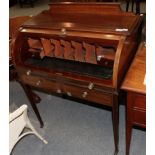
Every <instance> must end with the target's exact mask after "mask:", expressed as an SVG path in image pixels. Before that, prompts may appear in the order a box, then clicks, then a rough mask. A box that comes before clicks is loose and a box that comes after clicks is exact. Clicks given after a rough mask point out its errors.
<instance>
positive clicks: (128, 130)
mask: <svg viewBox="0 0 155 155" xmlns="http://www.w3.org/2000/svg"><path fill="white" fill-rule="evenodd" d="M132 103H133V101H132V94H130V93H129V92H128V94H127V106H126V155H129V152H130V142H131V133H132V116H133V112H132Z"/></svg>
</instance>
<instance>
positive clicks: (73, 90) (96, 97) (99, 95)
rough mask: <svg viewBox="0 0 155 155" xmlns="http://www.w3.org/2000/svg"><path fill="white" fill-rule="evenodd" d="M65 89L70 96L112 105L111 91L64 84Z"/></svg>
mask: <svg viewBox="0 0 155 155" xmlns="http://www.w3.org/2000/svg"><path fill="white" fill-rule="evenodd" d="M63 90H64V92H65V93H66V94H68V95H69V96H73V97H77V98H80V99H84V100H87V101H92V102H96V103H99V104H103V105H107V106H112V94H110V93H105V92H101V91H98V90H95V89H92V90H89V89H87V88H83V87H79V86H73V85H64V86H63Z"/></svg>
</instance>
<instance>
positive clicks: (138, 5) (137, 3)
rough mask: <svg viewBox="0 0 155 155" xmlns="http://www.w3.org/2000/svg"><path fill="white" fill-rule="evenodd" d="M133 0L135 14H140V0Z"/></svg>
mask: <svg viewBox="0 0 155 155" xmlns="http://www.w3.org/2000/svg"><path fill="white" fill-rule="evenodd" d="M135 1H136V14H140V0H135Z"/></svg>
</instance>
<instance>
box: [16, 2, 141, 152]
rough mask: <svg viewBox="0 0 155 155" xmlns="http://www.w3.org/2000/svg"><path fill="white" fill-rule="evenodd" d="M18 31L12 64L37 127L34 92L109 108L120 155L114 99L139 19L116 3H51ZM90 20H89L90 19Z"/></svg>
mask: <svg viewBox="0 0 155 155" xmlns="http://www.w3.org/2000/svg"><path fill="white" fill-rule="evenodd" d="M49 6H50V8H49V10H46V11H43V12H42V13H40V14H38V15H36V16H35V17H33V18H32V19H30V20H29V21H27V22H26V23H24V24H23V25H22V26H21V28H20V29H19V32H18V34H17V35H16V38H15V39H14V44H13V49H14V51H13V61H14V65H15V67H16V69H17V72H18V76H19V78H20V81H21V83H22V85H23V88H24V89H25V92H26V94H27V96H28V98H29V100H30V103H31V105H32V107H33V109H34V111H35V113H36V115H37V117H38V120H39V121H40V124H41V126H42V125H43V121H42V119H41V117H40V114H39V112H38V110H37V107H36V101H35V100H34V97H33V95H32V90H33V89H34V88H36V89H41V90H44V91H47V92H49V93H57V94H62V95H63V94H65V95H68V96H71V97H74V98H79V99H83V100H86V101H92V102H93V103H98V104H102V105H106V106H109V107H111V108H112V121H113V129H114V144H115V152H114V154H115V155H116V154H117V153H118V115H119V112H118V96H119V89H120V84H121V82H122V79H123V77H124V74H125V72H126V69H127V68H128V66H129V64H130V62H131V60H132V57H133V56H134V54H135V52H136V48H137V45H138V37H139V35H138V33H139V32H140V28H141V27H140V25H141V23H142V17H141V16H138V15H135V14H132V13H126V12H123V11H122V10H121V8H120V5H119V4H118V3H112V4H111V3H51V4H50V5H49ZM90 17H91V18H90Z"/></svg>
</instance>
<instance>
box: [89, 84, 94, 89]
mask: <svg viewBox="0 0 155 155" xmlns="http://www.w3.org/2000/svg"><path fill="white" fill-rule="evenodd" d="M93 87H94V84H93V83H92V82H90V83H89V85H88V89H90V90H91V89H93Z"/></svg>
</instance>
